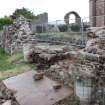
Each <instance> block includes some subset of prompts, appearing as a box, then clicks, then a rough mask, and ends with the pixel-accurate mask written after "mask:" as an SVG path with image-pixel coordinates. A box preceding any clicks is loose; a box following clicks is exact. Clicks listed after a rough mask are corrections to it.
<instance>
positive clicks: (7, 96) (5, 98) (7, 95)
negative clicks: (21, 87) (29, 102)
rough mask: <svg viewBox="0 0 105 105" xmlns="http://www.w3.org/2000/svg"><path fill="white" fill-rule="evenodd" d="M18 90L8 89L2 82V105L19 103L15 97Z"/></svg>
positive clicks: (0, 104) (0, 89) (0, 86)
mask: <svg viewBox="0 0 105 105" xmlns="http://www.w3.org/2000/svg"><path fill="white" fill-rule="evenodd" d="M15 93H16V91H14V90H11V89H7V88H6V86H5V85H4V84H3V83H2V82H1V83H0V105H19V104H18V102H17V101H16V99H15V96H14V94H15Z"/></svg>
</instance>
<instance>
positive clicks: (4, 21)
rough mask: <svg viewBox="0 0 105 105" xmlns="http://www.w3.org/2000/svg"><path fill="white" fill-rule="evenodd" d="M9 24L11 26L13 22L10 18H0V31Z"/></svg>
mask: <svg viewBox="0 0 105 105" xmlns="http://www.w3.org/2000/svg"><path fill="white" fill-rule="evenodd" d="M10 24H13V20H12V19H11V18H10V17H7V16H5V17H4V18H0V30H2V29H3V27H4V26H7V25H10Z"/></svg>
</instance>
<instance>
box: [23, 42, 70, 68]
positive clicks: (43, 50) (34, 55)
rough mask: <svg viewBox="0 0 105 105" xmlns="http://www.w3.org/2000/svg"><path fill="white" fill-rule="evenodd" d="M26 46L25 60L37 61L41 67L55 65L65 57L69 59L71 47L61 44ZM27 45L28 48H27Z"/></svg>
mask: <svg viewBox="0 0 105 105" xmlns="http://www.w3.org/2000/svg"><path fill="white" fill-rule="evenodd" d="M27 46H28V45H26V46H24V58H25V61H28V62H32V63H37V64H38V65H39V66H40V67H42V68H43V65H44V66H48V67H49V66H50V65H53V64H54V63H55V62H58V61H60V60H63V59H69V58H70V55H69V52H68V51H69V47H67V46H60V45H48V44H45V45H44V44H36V45H33V47H32V46H31V47H27ZM26 47H27V48H26Z"/></svg>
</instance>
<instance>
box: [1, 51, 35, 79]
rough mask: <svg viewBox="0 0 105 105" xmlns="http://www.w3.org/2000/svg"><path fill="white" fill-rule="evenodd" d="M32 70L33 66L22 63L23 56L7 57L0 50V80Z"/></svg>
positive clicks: (20, 54) (18, 54) (19, 54)
mask: <svg viewBox="0 0 105 105" xmlns="http://www.w3.org/2000/svg"><path fill="white" fill-rule="evenodd" d="M33 68H34V65H32V64H28V63H25V62H24V59H23V54H22V53H17V54H15V55H12V56H10V55H8V54H7V53H5V52H4V50H3V49H0V80H2V79H5V78H8V77H11V76H15V75H18V74H20V73H23V72H26V71H29V70H31V69H33Z"/></svg>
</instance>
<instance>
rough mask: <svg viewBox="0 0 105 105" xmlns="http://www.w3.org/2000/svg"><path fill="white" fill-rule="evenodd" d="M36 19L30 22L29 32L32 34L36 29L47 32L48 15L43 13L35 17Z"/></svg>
mask: <svg viewBox="0 0 105 105" xmlns="http://www.w3.org/2000/svg"><path fill="white" fill-rule="evenodd" d="M37 17H38V18H37V19H34V20H32V22H31V31H32V32H33V33H35V32H38V29H37V28H38V27H39V28H41V31H42V32H44V31H46V30H47V24H48V14H47V13H43V14H40V15H38V16H37Z"/></svg>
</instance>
